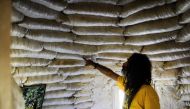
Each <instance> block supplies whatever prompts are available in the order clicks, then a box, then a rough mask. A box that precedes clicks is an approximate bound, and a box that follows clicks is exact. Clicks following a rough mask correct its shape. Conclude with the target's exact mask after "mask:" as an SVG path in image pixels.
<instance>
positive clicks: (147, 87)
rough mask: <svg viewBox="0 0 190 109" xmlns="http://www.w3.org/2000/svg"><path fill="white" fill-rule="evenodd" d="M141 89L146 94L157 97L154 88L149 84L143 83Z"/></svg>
mask: <svg viewBox="0 0 190 109" xmlns="http://www.w3.org/2000/svg"><path fill="white" fill-rule="evenodd" d="M141 89H142V90H144V92H145V93H146V94H148V95H151V96H157V97H158V94H157V92H156V90H155V89H154V88H153V87H152V86H151V85H143V86H142V88H141Z"/></svg>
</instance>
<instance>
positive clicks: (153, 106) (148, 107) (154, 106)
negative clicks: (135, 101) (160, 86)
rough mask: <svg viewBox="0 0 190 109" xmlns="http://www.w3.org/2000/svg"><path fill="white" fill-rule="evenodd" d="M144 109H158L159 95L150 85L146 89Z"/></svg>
mask: <svg viewBox="0 0 190 109" xmlns="http://www.w3.org/2000/svg"><path fill="white" fill-rule="evenodd" d="M145 109H160V103H159V97H158V95H157V93H156V91H155V90H154V89H153V88H152V87H149V88H147V90H146V95H145Z"/></svg>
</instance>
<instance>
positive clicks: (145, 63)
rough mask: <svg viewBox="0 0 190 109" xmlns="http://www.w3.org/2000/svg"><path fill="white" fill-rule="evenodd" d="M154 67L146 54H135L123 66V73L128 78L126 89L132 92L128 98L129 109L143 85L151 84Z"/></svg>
mask: <svg viewBox="0 0 190 109" xmlns="http://www.w3.org/2000/svg"><path fill="white" fill-rule="evenodd" d="M151 69H152V65H151V62H150V60H149V58H148V57H147V56H146V55H144V54H139V53H134V54H132V56H131V57H130V58H129V59H128V61H127V62H126V63H124V64H123V67H122V73H123V75H124V77H126V80H127V82H126V85H125V89H126V90H129V91H130V94H129V98H128V108H129V107H130V105H131V102H132V100H133V98H134V96H135V95H136V93H137V92H138V90H139V89H140V87H141V86H142V85H143V84H147V85H150V83H151Z"/></svg>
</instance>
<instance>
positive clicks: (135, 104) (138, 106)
mask: <svg viewBox="0 0 190 109" xmlns="http://www.w3.org/2000/svg"><path fill="white" fill-rule="evenodd" d="M124 81H125V79H124V77H123V76H119V77H118V81H117V86H118V87H119V88H120V90H122V91H125V84H124ZM125 94H126V96H129V92H127V91H125ZM123 108H124V109H128V102H127V101H126V100H125V101H124V104H123ZM130 109H160V104H159V97H158V95H157V93H156V91H155V90H154V89H153V88H152V86H151V85H142V86H141V88H140V89H139V91H138V92H137V93H136V95H135V96H134V98H133V100H132V102H131V106H130Z"/></svg>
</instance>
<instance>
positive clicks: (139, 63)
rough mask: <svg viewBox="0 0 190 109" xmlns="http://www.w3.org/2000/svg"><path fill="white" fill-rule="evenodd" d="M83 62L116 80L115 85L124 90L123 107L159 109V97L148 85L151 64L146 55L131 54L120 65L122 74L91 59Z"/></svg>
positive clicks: (129, 108) (125, 108) (127, 108)
mask: <svg viewBox="0 0 190 109" xmlns="http://www.w3.org/2000/svg"><path fill="white" fill-rule="evenodd" d="M84 59H85V58H84ZM85 62H86V66H93V67H94V68H95V69H98V70H99V71H100V72H101V73H103V74H104V75H106V76H108V77H110V78H112V79H113V80H115V81H116V82H117V86H118V87H119V88H120V89H121V90H123V91H124V92H125V99H124V104H123V109H160V104H159V97H158V95H157V93H156V91H155V90H154V89H153V87H152V86H151V85H150V84H151V67H152V66H151V62H150V60H149V59H148V57H147V56H146V55H144V54H140V53H134V54H132V56H131V57H130V58H129V59H128V61H127V62H125V63H124V64H123V65H122V71H121V72H122V76H120V75H118V74H117V73H114V72H113V71H112V70H111V69H109V68H107V67H105V66H103V65H100V64H98V63H95V62H93V61H92V60H89V59H85Z"/></svg>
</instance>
